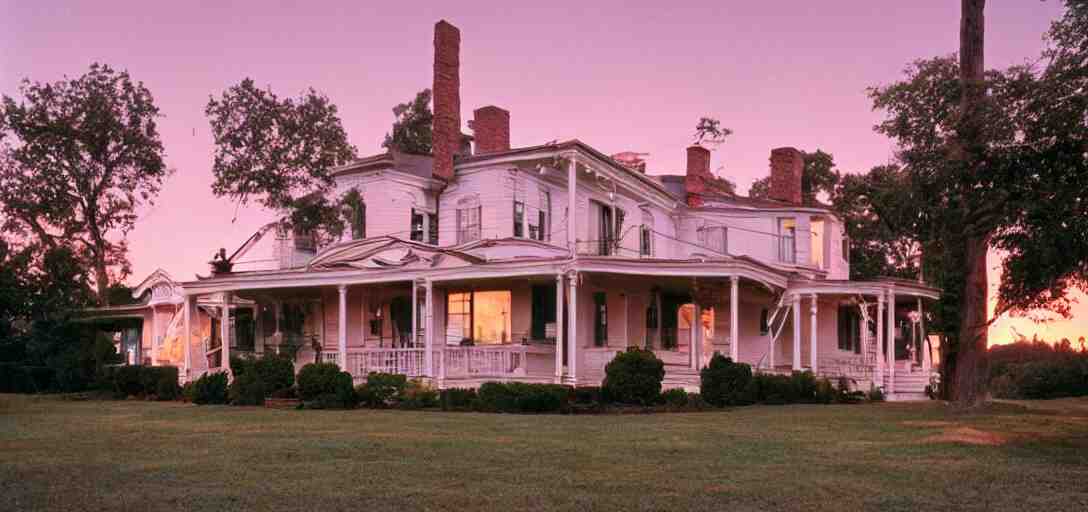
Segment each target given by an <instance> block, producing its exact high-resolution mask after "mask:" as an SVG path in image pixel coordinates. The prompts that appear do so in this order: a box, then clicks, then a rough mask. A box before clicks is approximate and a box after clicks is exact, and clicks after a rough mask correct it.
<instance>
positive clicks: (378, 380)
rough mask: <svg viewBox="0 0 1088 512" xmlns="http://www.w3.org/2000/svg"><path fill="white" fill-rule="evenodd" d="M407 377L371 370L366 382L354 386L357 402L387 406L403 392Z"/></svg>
mask: <svg viewBox="0 0 1088 512" xmlns="http://www.w3.org/2000/svg"><path fill="white" fill-rule="evenodd" d="M407 385H408V377H407V376H404V375H400V374H394V373H380V372H371V373H370V374H369V375H367V376H366V383H365V384H361V385H359V387H357V388H355V392H356V393H357V394H358V395H359V402H360V403H361V404H363V405H364V406H366V407H378V408H383V407H389V406H392V405H393V404H394V402H395V401H397V399H398V398H399V397H400V396H401V395H402V394H403V393H404V389H405V387H407Z"/></svg>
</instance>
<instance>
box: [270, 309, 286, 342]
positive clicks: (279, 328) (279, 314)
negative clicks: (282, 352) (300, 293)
mask: <svg viewBox="0 0 1088 512" xmlns="http://www.w3.org/2000/svg"><path fill="white" fill-rule="evenodd" d="M272 307H273V308H275V309H273V313H274V314H275V316H276V332H275V333H273V336H275V337H276V338H279V337H280V336H281V335H282V334H283V301H282V300H279V299H277V300H276V302H274V303H273V305H272ZM277 343H280V341H278V340H277Z"/></svg>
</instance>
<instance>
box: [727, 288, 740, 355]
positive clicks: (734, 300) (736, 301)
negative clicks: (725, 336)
mask: <svg viewBox="0 0 1088 512" xmlns="http://www.w3.org/2000/svg"><path fill="white" fill-rule="evenodd" d="M729 357H730V359H732V360H733V362H739V361H740V278H739V277H737V276H733V277H731V278H729Z"/></svg>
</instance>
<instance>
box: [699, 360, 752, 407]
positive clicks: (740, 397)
mask: <svg viewBox="0 0 1088 512" xmlns="http://www.w3.org/2000/svg"><path fill="white" fill-rule="evenodd" d="M751 381H752V367H751V366H748V365H747V364H745V363H734V362H733V360H732V359H730V358H728V357H725V356H722V355H721V354H714V357H712V358H710V363H709V364H708V365H707V366H706V368H703V369H702V370H700V371H699V394H700V395H702V397H703V400H706V401H707V403H710V404H711V405H716V406H718V407H723V406H726V405H744V404H745V403H750V401H749V400H747V399H746V397H745V390H746V389H747V388H748V384H749V383H750V382H751Z"/></svg>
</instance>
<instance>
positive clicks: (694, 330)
mask: <svg viewBox="0 0 1088 512" xmlns="http://www.w3.org/2000/svg"><path fill="white" fill-rule="evenodd" d="M701 316H702V315H701V311H700V310H699V305H698V304H695V303H692V305H691V324H690V326H691V330H690V332H689V333H688V334H689V335H690V336H688V337H689V338H691V348H690V349H689V350H688V351H689V352H690V353H691V369H692V370H696V371H698V370H699V359H700V358H701V354H700V353H699V331H701V330H702V325H700V324H702V319H701V318H700V317H701Z"/></svg>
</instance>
